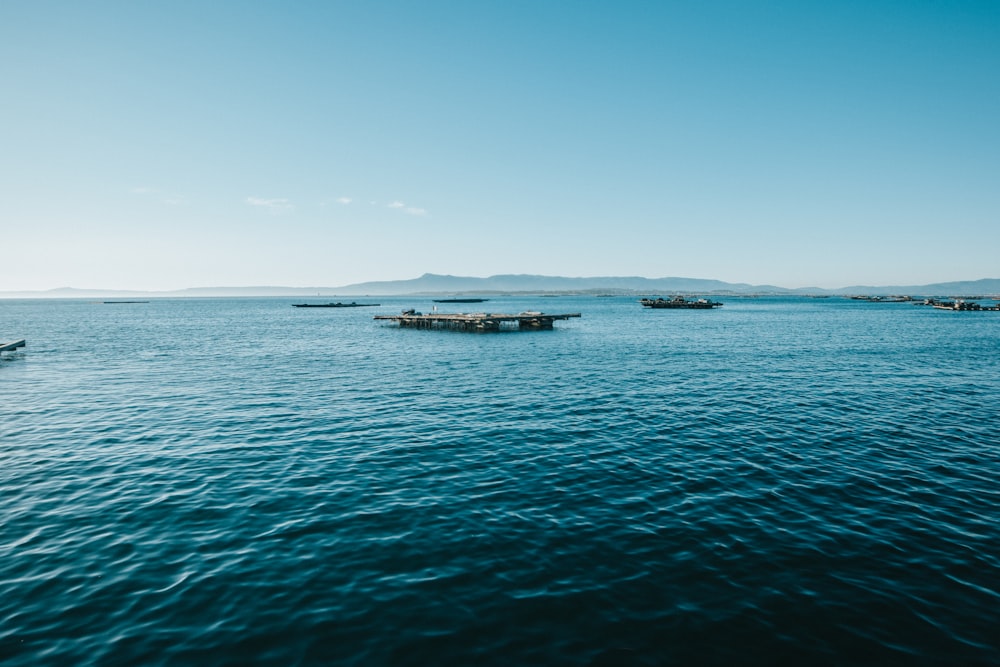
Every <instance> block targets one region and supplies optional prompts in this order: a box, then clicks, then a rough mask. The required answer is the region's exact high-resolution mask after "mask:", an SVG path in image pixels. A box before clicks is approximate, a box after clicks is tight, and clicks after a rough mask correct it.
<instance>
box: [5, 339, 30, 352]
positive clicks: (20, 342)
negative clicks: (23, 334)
mask: <svg viewBox="0 0 1000 667" xmlns="http://www.w3.org/2000/svg"><path fill="white" fill-rule="evenodd" d="M24 345H25V342H24V339H23V338H22V339H21V340H15V341H11V342H10V343H0V352H12V351H14V350H16V349H17V348H19V347H24Z"/></svg>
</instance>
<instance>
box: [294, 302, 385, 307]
mask: <svg viewBox="0 0 1000 667" xmlns="http://www.w3.org/2000/svg"><path fill="white" fill-rule="evenodd" d="M380 305H382V304H379V303H355V302H354V301H352V302H350V303H341V302H339V301H338V302H337V303H293V304H292V306H293V307H295V308H368V307H370V306H380Z"/></svg>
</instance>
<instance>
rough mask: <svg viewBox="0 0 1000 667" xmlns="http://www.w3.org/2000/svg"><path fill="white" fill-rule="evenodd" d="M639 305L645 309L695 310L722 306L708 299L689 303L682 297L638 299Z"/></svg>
mask: <svg viewBox="0 0 1000 667" xmlns="http://www.w3.org/2000/svg"><path fill="white" fill-rule="evenodd" d="M639 303H641V304H642V305H643V307H645V308H693V309H697V310H706V309H709V308H718V307H719V306H721V305H722V304H721V303H719V302H718V301H712V300H710V299H696V300H693V301H689V300H687V299H685V298H684V297H682V296H675V297H673V298H672V299H664V298H663V297H657V298H655V299H640V300H639Z"/></svg>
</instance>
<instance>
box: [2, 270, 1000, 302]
mask: <svg viewBox="0 0 1000 667" xmlns="http://www.w3.org/2000/svg"><path fill="white" fill-rule="evenodd" d="M507 293H534V294H546V293H563V294H565V293H578V294H678V293H684V294H816V295H823V294H829V295H852V294H857V295H888V294H907V295H911V296H980V295H995V294H1000V278H984V279H982V280H971V281H956V282H948V283H933V284H930V285H892V286H870V285H855V286H851V287H842V288H839V289H830V290H828V289H821V288H818V287H806V288H798V289H788V288H785V287H778V286H775V285H750V284H748V283H727V282H723V281H721V280H710V279H703V278H681V277H669V278H643V277H640V276H601V277H592V278H568V277H564V276H540V275H530V274H503V275H496V276H490V277H488V278H475V277H467V276H449V275H440V274H434V273H425V274H424V275H422V276H420V277H419V278H412V279H410V280H385V281H375V282H365V283H355V284H352V285H344V286H341V287H282V286H256V287H192V288H188V289H182V290H173V291H161V292H151V291H140V290H106V289H78V288H72V287H62V288H58V289H52V290H44V291H18V292H14V291H7V292H0V298H64V299H65V298H78V299H99V298H134V297H240V296H245V297H250V296H298V297H315V296H338V295H342V296H350V295H371V296H376V295H381V296H388V295H393V294H418V295H434V294H438V295H440V294H453V295H454V294H507Z"/></svg>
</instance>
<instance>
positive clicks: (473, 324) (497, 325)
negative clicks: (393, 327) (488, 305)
mask: <svg viewBox="0 0 1000 667" xmlns="http://www.w3.org/2000/svg"><path fill="white" fill-rule="evenodd" d="M571 317H580V313H562V314H559V315H550V314H548V313H539V312H535V311H525V312H522V313H517V314H516V315H506V314H502V313H430V314H427V315H425V314H423V313H418V312H415V311H412V310H411V311H406V312H404V313H403V314H401V315H376V316H375V319H376V320H391V321H393V322H398V323H399V326H401V327H412V328H415V329H457V330H459V331H500V330H501V329H551V328H552V323H553V322H555V321H556V320H568V319H569V318H571Z"/></svg>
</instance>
